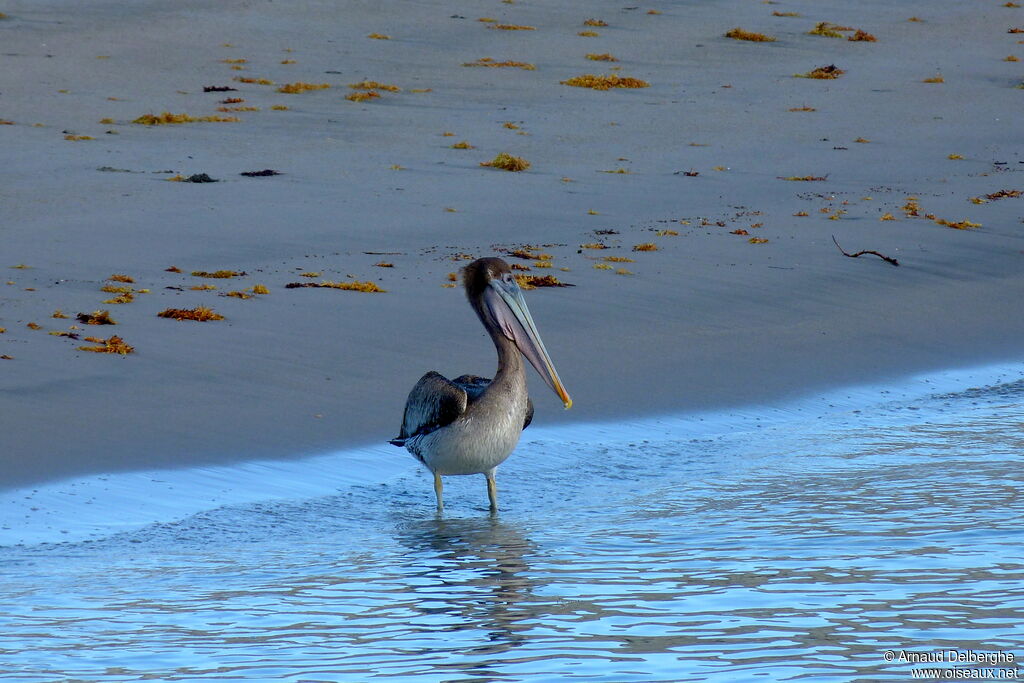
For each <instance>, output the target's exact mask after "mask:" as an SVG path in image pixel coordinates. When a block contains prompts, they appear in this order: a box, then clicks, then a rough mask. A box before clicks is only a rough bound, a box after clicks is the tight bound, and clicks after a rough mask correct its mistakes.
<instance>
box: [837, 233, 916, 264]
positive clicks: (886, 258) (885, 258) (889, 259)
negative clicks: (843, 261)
mask: <svg viewBox="0 0 1024 683" xmlns="http://www.w3.org/2000/svg"><path fill="white" fill-rule="evenodd" d="M832 241H833V242H835V244H836V246H837V247H839V251H840V252H842V254H843V256H849V257H850V258H857V257H858V256H860V255H861V254H874V255H875V256H877V257H878V258H880V259H882V260H883V261H886V262H887V263H891V264H893V265H894V266H898V265H899V264H900V262H899V261H897V260H896V259H894V258H892V257H891V256H886V255H885V254H880V253H878V252H877V251H875V250H874V249H862V250H860V251H858V252H857V253H856V254H850V253H848V252H847V251H846V250H845V249H843V248H842V247H840V246H839V242H837V241H836V236H835V235H832Z"/></svg>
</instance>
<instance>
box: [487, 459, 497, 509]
mask: <svg viewBox="0 0 1024 683" xmlns="http://www.w3.org/2000/svg"><path fill="white" fill-rule="evenodd" d="M484 476H485V477H487V497H488V498H489V499H490V501H491V512H497V511H498V485H497V484H495V483H494V470H493V469H490V470H487V471H486V472H484Z"/></svg>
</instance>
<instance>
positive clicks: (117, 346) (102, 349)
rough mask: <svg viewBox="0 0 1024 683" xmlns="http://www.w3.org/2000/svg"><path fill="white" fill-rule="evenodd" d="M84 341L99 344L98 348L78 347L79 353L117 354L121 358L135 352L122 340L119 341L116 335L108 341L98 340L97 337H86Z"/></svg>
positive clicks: (133, 348)
mask: <svg viewBox="0 0 1024 683" xmlns="http://www.w3.org/2000/svg"><path fill="white" fill-rule="evenodd" d="M85 341H88V342H92V343H94V344H99V346H79V347H78V350H79V351H92V352H94V353H118V354H121V355H122V356H127V355H128V354H129V353H133V352H134V351H135V347H133V346H129V345H128V344H125V342H124V339H121V338H120V337H118V336H117V335H116V334H115V335H112V336H111V337H110V338H109V339H100V338H98V337H86V338H85Z"/></svg>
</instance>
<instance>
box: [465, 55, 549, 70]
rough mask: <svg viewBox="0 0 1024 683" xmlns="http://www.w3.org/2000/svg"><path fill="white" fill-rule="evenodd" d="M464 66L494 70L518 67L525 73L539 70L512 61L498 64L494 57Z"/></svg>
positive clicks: (482, 58) (527, 63)
mask: <svg viewBox="0 0 1024 683" xmlns="http://www.w3.org/2000/svg"><path fill="white" fill-rule="evenodd" d="M462 66H487V67H491V68H493V69H500V68H508V67H517V68H520V69H523V70H524V71H534V70H536V69H537V67H535V66H534V65H533V64H530V63H529V62H516V61H514V60H511V59H506V60H505V61H504V62H498V61H495V60H494V58H493V57H481V58H480V59H478V60H476V61H475V62H463V63H462Z"/></svg>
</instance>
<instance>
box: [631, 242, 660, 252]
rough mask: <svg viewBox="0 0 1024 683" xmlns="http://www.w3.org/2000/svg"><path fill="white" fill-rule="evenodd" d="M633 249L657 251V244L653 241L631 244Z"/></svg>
mask: <svg viewBox="0 0 1024 683" xmlns="http://www.w3.org/2000/svg"><path fill="white" fill-rule="evenodd" d="M633 251H658V245H657V244H654V243H653V242H644V243H643V244H636V245H633Z"/></svg>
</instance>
